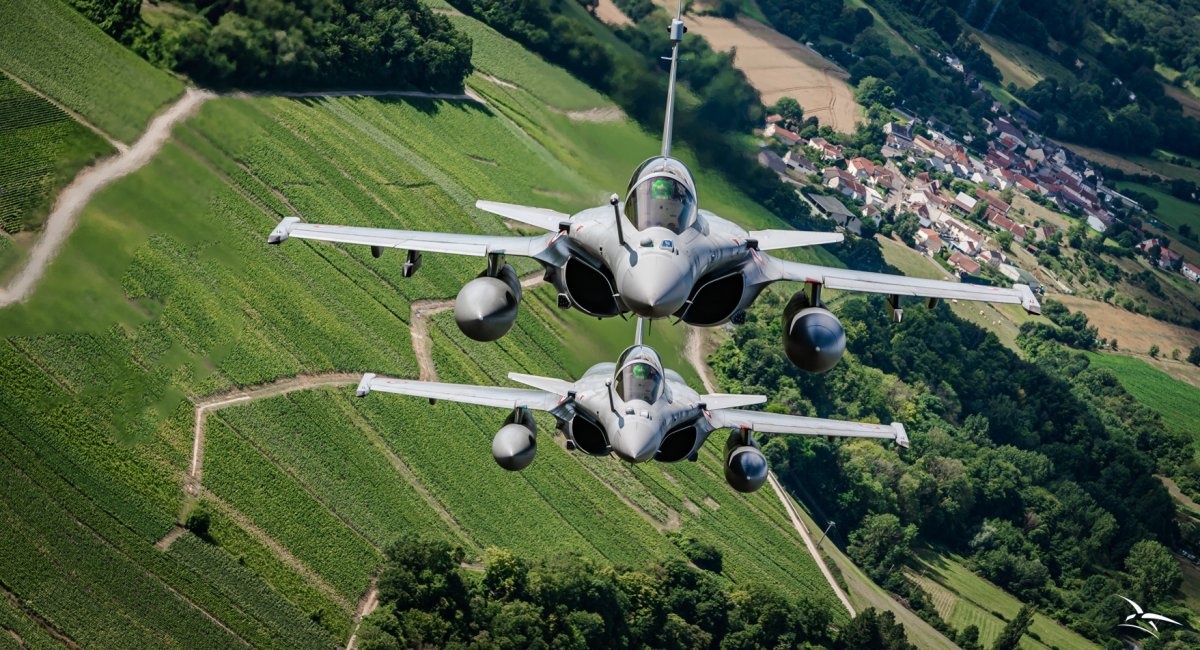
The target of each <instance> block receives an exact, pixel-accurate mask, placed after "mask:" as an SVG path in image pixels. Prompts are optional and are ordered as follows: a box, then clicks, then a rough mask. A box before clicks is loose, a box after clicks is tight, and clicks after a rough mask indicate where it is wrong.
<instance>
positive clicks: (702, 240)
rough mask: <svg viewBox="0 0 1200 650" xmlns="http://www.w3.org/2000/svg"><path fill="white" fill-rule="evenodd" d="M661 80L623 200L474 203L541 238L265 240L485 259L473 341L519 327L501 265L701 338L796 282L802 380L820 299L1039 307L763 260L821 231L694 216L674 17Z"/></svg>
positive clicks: (328, 231)
mask: <svg viewBox="0 0 1200 650" xmlns="http://www.w3.org/2000/svg"><path fill="white" fill-rule="evenodd" d="M670 30H671V41H672V53H671V72H670V83H669V85H668V90H667V110H666V121H665V123H664V125H663V144H662V152H661V154H660V155H659V156H656V157H654V158H650V159H648V160H646V161H645V162H643V163H642V164H641V165H639V166H638V168H637V169H636V170H635V171H634V173H633V176H632V177H631V178H630V181H629V185H628V187H627V189H626V192H625V198H624V200H623V201H622V200H621V199H620V197H618V196H617V195H616V194H614V195H612V198H611V199H610V201H609V203H610V204H609V205H608V206H600V207H594V208H589V209H585V210H583V211H581V212H578V213H576V214H574V215H567V214H564V213H561V212H555V211H553V210H547V209H542V208H534V207H526V206H520V205H512V204H507V203H495V202H490V201H479V202H477V203H476V207H478V208H479V209H481V210H484V211H487V212H491V213H493V214H497V215H500V216H502V217H505V218H507V219H512V220H514V221H518V222H521V223H524V224H528V225H532V226H536V227H538V228H542V229H544V230H546V231H547V232H546V233H545V234H542V235H536V236H530V237H516V236H494V235H468V234H457V233H438V232H419V231H409V230H388V229H379V228H361V227H354V226H337V225H321V224H310V223H302V222H301V221H300V219H299V218H296V217H289V218H286V219H284V220H283V221H282V222H281V223H280V224H279V226H278V227H277V228H275V229H274V231H272V232H271V234H270V237H269V238H268V240H267V241H268V243H272V244H279V243H282V242H283V241H285V240H287V239H289V238H301V239H314V240H320V241H329V242H341V243H348V244H361V245H365V246H370V247H371V251H372V253H373V254H375V255H376V256H379V255H380V254H382V252H383V251H384V250H385V249H404V250H406V251H407V255H408V257H407V261H406V263H405V265H404V270H403V275H404V276H405V277H408V276H411V275H412V274H413V273H415V272H416V270H417V268H418V267H419V266H420V263H421V253H422V252H433V253H450V254H458V255H474V256H479V257H486V258H487V267H486V269H485V270H484V271H483V272H482V273H481V274H480V275H479V277H477V278H475V279H474V280H471V281H470V282H468V283H467V284H466V285H465V286H463V288H462V290H461V291H460V292H459V294H458V298H457V300H456V303H455V309H454V316H455V320H456V321H457V323H458V326H459V328H461V329H462V331H463V333H464V334H466V335H467V336H469V337H471V338H473V339H475V340H478V341H494V340H496V339H498V338H500V337H501V336H504V334H506V333H507V332H508V330H509V329H510V328H511V327H512V324H513V322H514V321H515V320H516V317H517V308H518V306H519V304H520V298H521V286H520V283H519V282H518V278H517V275H516V273H515V272H514V271H513V269H512V267H511V266H509V265H508V264H506V263H505V256H506V255H517V256H522V257H530V258H533V259H535V260H538V261H539V262H540V263H541V264H542V266H543V267H544V268H545V277H546V280H548V281H550V282H552V283H553V284H554V286H555V287H556V288H557V290H558V304H559V306H560V307H562V308H567V307H575V308H576V309H579V310H580V311H582V312H584V313H586V314H589V315H592V316H596V317H599V318H606V317H611V316H618V315H624V314H627V313H630V312H632V314H634V315H636V316H638V317H641V318H650V319H655V318H666V317H675V318H678V319H679V320H682V321H684V322H686V323H688V324H691V325H696V326H702V327H710V326H715V325H720V324H723V323H726V322H728V321H731V320H732V321H734V322H737V321H738V320H740V319H741V318H742V317H743V315H744V312H745V310H746V309H747V308H748V307H749V306H750V305H751V303H753V302H754V300H755V299H756V298H757V297H758V295H759V294H760V293H761V292H762V291H763V289H764V288H766V287H767V286H768V285H770V284H771V283H773V282H780V281H789V282H802V283H805V284H806V285H807V291H798V292H796V294H795V295H794V296H793V298H792V300H791V301H790V302H789V303H788V305H787V307H786V308H785V310H784V313H783V345H784V349H785V352H786V353H787V356H788V358H789V359H790V360H791V361H792V363H794V364H796V366H798V367H800V368H802V369H804V370H807V371H810V372H824V371H826V370H828V369H829V368H831V367H833V365H834V364H836V363H837V361H838V359H839V358H840V357H841V354H842V351H843V350H844V349H845V343H846V342H845V332H844V330H843V329H842V326H841V323H840V322H839V321H838V319H837V318H836V317H835V316H834V315H833V314H832V313H831V312H830V311H829V310H828V309H826V308H825V306H824V304H823V303H822V302H821V289H822V287H827V288H830V289H837V290H843V291H861V292H867V293H879V294H884V295H887V296H889V303H890V305H891V309H892V317H893V319H895V320H899V319H900V318H901V317H902V315H903V308H902V304H901V301H902V300H903V299H904V298H905V297H910V296H917V297H921V298H925V299H928V303H927V304H928V305H929V306H930V307H932V306H933V305H934V303H936V301H937V300H940V299H951V300H977V301H986V302H996V303H1013V304H1019V305H1021V306H1022V307H1024V309H1025V310H1026V311H1028V312H1030V313H1040V311H1041V307H1040V305H1039V304H1038V301H1037V298H1036V297H1035V296H1034V294H1033V292H1032V291H1031V290H1030V288H1029V287H1028V286H1026V285H1023V284H1017V285H1013V287H1012V288H1004V287H989V286H980V285H973V284H959V283H957V282H942V281H937V280H925V279H918V278H909V277H904V276H896V275H887V274H881V273H865V272H860V271H852V270H847V269H838V268H829V267H824V266H817V265H813V264H802V263H798V262H791V261H787V260H783V259H779V258H777V257H774V256H772V255H769V254H768V253H767V251H771V250H778V249H786V248H796V247H802V246H813V245H820V244H830V243H836V242H839V241H841V240H842V235H841V234H838V233H830V232H799V231H792V230H758V231H749V232H747V231H746V230H744V229H743V228H741V227H740V226H738V225H736V224H734V223H732V222H730V221H727V220H725V219H722V218H721V217H719V216H717V215H716V214H713V213H712V212H709V211H707V210H704V209H701V208H700V204H699V202H698V200H697V188H696V183H695V181H694V179H693V177H692V174H691V172H690V171H689V170H688V168H687V167H686V166H685V165H684V164H683V163H682V162H680V161H679V160H678V159H676V158H673V157H671V132H672V121H673V119H674V103H675V76H676V69H677V67H678V61H679V43H680V41H681V40H682V38H683V33H684V31H685V29H684V26H683V21H682V19H681V17H680V15H678V14H677V16H676V18H675V19H674V20H673V21H672V23H671V28H670Z"/></svg>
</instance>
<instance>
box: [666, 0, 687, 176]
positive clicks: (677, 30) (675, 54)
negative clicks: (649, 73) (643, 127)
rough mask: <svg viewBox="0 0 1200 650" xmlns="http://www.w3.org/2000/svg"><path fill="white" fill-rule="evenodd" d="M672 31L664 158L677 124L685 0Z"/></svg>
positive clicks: (679, 7) (667, 153)
mask: <svg viewBox="0 0 1200 650" xmlns="http://www.w3.org/2000/svg"><path fill="white" fill-rule="evenodd" d="M670 32H671V79H670V81H669V82H667V114H666V117H664V118H663V145H662V155H663V157H664V158H667V157H670V155H671V131H672V130H673V129H674V126H675V73H676V70H677V69H678V68H679V43H680V42H681V41H682V40H683V34H684V33H685V32H687V28H686V27H684V26H683V0H679V6H678V8H677V9H676V10H675V18H673V19H672V20H671V28H670Z"/></svg>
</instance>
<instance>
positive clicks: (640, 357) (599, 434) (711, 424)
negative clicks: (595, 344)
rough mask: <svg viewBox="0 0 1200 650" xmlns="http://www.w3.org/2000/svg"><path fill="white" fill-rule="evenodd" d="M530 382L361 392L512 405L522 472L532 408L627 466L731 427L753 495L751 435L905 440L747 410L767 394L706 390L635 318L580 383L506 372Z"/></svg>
mask: <svg viewBox="0 0 1200 650" xmlns="http://www.w3.org/2000/svg"><path fill="white" fill-rule="evenodd" d="M508 378H509V379H511V380H513V381H515V382H517V383H520V384H525V385H526V386H530V387H531V388H500V387H495V386H470V385H466V384H443V383H438V382H429V381H413V380H408V379H386V378H383V377H378V376H376V375H374V374H372V373H367V374H365V375H363V378H362V381H361V382H359V384H358V390H357V395H358V396H359V397H365V396H366V395H368V394H369V393H372V392H383V393H398V394H400V395H411V396H415V397H424V398H427V399H428V400H429V401H430V402H431V403H433V402H435V401H436V400H440V399H441V400H450V401H453V402H462V403H464V404H479V405H482V406H492V407H496V408H505V409H511V410H512V412H511V413H510V414H509V416H508V418H507V419H506V420H505V421H504V425H503V426H502V427H501V428H500V430H499V431H498V432H497V433H496V437H495V438H493V439H492V456H493V457H494V458H495V459H496V462H497V463H499V465H500V466H501V467H503V468H504V469H507V470H512V471H517V470H522V469H525V468H526V467H528V466H529V464H530V463H532V462H533V457H534V454H535V453H536V452H537V423H536V422H535V421H534V418H533V414H532V413H531V411H547V412H549V413H550V414H551V415H553V416H554V418H555V420H556V421H557V427H558V429H559V430H560V431H562V432H563V434H564V435H565V436H566V438H567V449H569V450H572V451H575V450H578V451H581V452H583V453H585V454H591V455H593V456H607V455H609V454H615V455H616V456H617V457H618V458H620V459H621V460H624V461H627V462H630V463H644V462H646V461H648V460H656V461H659V462H663V463H674V462H678V461H681V460H684V459H685V458H686V459H688V460H695V459H696V454H697V453H698V452H699V450H700V447H701V445H703V444H704V441H705V440H707V439H708V436H709V434H711V433H712V432H713V431H715V430H717V429H724V428H728V429H730V432H729V438H728V440H727V441H726V443H725V459H724V466H725V480H726V481H728V482H729V485H730V486H731V487H733V489H735V490H738V491H740V492H753V491H755V490H757V489H758V488H760V487H762V484H763V482H764V481H766V480H767V459H766V457H764V456H763V454H762V452H761V451H759V444H758V441H756V440H755V439H754V435H753V434H754V432H756V431H757V432H760V433H785V434H797V435H809V436H843V437H856V438H883V439H886V440H894V441H895V442H896V444H897V445H899V446H901V447H908V435H907V434H906V433H905V431H904V425H902V424H900V423H898V422H893V423H892V424H890V425H886V424H868V423H859V422H843V421H839V420H823V419H820V418H808V417H799V416H795V415H781V414H778V413H765V412H762V411H744V410H742V409H741V408H739V407H743V406H752V405H754V404H762V403H763V402H765V401H767V398H766V397H764V396H762V395H728V394H720V393H718V394H710V395H700V394H698V393H697V392H696V391H694V390H692V389H691V388H690V387H689V386H688V385H687V384H686V383H685V382H684V380H683V377H680V376H679V373H677V372H675V371H673V370H668V369H666V368H663V365H662V361H661V360H660V359H659V357H658V353H657V352H655V351H654V350H653V349H652V348H650V347H649V346H647V345H644V344H643V343H642V321H641V319H639V320H638V325H637V338H636V340H635V343H634V345H632V346H631V347H629V348H627V349H626V350H625V351H624V352H623V353H621V356H620V358H618V360H617V362H616V363H598V364H596V365H594V366H592V367H591V368H590V369H588V371H587V372H585V373H584V374H583V376H582V377H580V378H579V381H576V382H569V381H564V380H561V379H553V378H550V377H537V376H534V375H522V374H518V373H509V375H508Z"/></svg>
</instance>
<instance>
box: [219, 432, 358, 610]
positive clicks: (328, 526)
mask: <svg viewBox="0 0 1200 650" xmlns="http://www.w3.org/2000/svg"><path fill="white" fill-rule="evenodd" d="M204 484H205V486H207V487H208V488H209V489H211V490H212V491H213V493H214V494H216V495H217V496H218V497H220V498H222V499H223V500H225V501H227V502H228V503H229V504H230V505H232V506H233V507H234V508H237V509H238V510H239V511H241V512H242V513H243V514H245V515H246V516H247V517H249V518H250V519H251V520H253V521H254V522H255V523H256V524H257V525H258V526H259V527H260V528H262V529H263V530H264V531H265V532H266V533H267V534H268V535H270V536H271V537H273V538H275V539H276V540H278V541H279V542H280V543H281V544H283V545H284V546H285V547H287V548H288V550H290V551H291V552H292V554H293V555H295V556H296V557H297V558H299V559H300V560H301V561H302V562H304V563H305V564H307V565H308V566H310V567H312V569H313V570H314V571H316V572H317V573H318V574H319V575H321V576H322V577H323V578H325V580H326V581H328V582H329V583H330V584H332V585H333V586H334V588H336V589H337V590H338V592H339V593H341V594H342V595H343V596H344V597H345V598H346V599H348V600H351V601H354V600H357V599H358V598H359V596H361V595H362V593H363V592H364V591H365V590H366V586H367V578H368V576H369V574H370V573H371V571H372V570H373V569H374V568H375V566H376V564H377V563H378V561H379V558H380V556H379V553H378V551H377V550H376V549H375V548H373V547H372V546H371V544H370V543H369V542H368V541H367V540H365V539H363V538H362V537H360V536H359V535H358V534H357V533H356V532H354V531H353V530H351V529H350V528H348V527H347V526H346V524H345V523H343V521H341V520H339V519H338V517H337V516H335V515H334V514H333V513H331V512H330V511H329V509H328V508H327V507H326V506H325V504H323V503H322V502H321V501H318V500H317V499H315V498H313V497H312V496H311V495H310V494H308V493H307V492H305V490H304V489H303V488H302V486H301V485H300V484H299V483H297V482H296V481H295V480H294V479H293V478H292V477H291V476H289V475H288V474H287V473H285V472H284V471H283V470H281V469H280V467H279V466H277V465H275V464H273V463H272V462H271V461H270V460H268V459H267V458H266V457H264V456H263V455H262V454H260V453H259V452H258V451H257V450H255V448H254V447H253V446H252V445H251V444H250V443H249V442H247V441H246V440H245V439H244V438H242V436H241V435H240V434H239V433H237V432H235V431H234V430H232V429H230V428H229V427H228V426H226V424H225V423H224V422H222V421H221V418H220V417H219V416H218V417H213V418H210V419H209V421H208V427H207V431H206V439H205V462H204Z"/></svg>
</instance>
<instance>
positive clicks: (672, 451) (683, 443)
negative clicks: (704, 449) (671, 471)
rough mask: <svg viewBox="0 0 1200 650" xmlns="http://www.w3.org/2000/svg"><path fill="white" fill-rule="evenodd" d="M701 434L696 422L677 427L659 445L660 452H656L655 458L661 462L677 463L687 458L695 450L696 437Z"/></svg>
mask: <svg viewBox="0 0 1200 650" xmlns="http://www.w3.org/2000/svg"><path fill="white" fill-rule="evenodd" d="M699 436H700V431H699V430H698V429H697V428H696V424H695V423H694V422H689V423H688V424H685V425H683V426H679V427H675V428H674V429H672V430H671V431H669V432H668V433H667V437H666V438H664V439H663V441H662V444H661V445H659V447H658V452H657V453H655V454H654V460H657V461H658V462H660V463H676V462H679V461H681V460H683V459H684V458H687V457H688V456H690V455H691V454H692V452H693V451H695V449H696V439H697V438H698V437H699Z"/></svg>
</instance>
